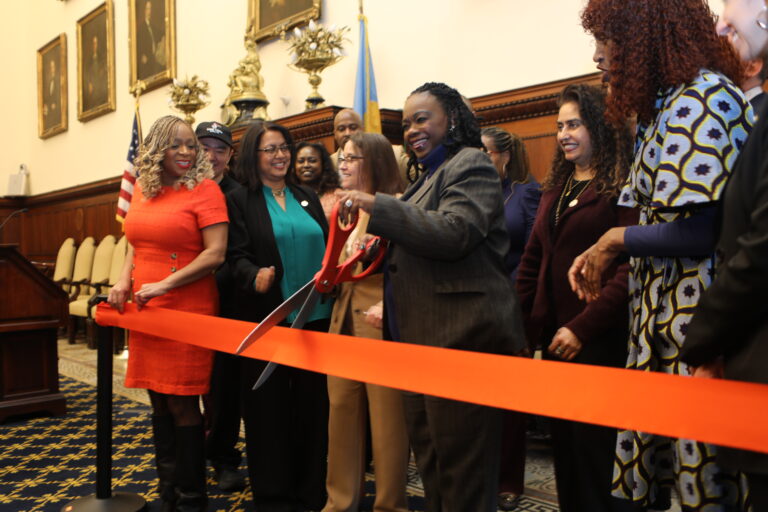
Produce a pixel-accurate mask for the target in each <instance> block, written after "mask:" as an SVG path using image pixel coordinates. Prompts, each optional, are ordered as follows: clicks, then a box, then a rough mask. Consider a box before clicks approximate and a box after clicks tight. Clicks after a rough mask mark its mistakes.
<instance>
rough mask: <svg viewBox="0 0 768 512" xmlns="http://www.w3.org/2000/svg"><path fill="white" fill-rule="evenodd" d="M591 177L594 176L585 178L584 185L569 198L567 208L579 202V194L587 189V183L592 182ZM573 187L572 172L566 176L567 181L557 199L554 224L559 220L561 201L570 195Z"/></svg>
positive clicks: (574, 185)
mask: <svg viewBox="0 0 768 512" xmlns="http://www.w3.org/2000/svg"><path fill="white" fill-rule="evenodd" d="M593 179H594V177H592V178H589V179H588V180H586V182H587V183H586V185H584V187H583V188H582V189H581V190H579V192H578V193H577V194H576V197H574V198H573V199H571V201H570V202H569V203H568V207H569V208H573V207H574V206H576V205H577V204H579V197H581V194H583V193H584V191H585V190H587V188H589V184H590V183H592V180H593ZM579 183H584V182H583V181H580V182H579ZM574 188H576V182H575V180H574V179H573V173H571V174H570V175H569V176H568V181H566V182H565V186H564V187H563V191H562V192H561V193H560V197H559V198H558V199H557V209H556V210H555V226H557V224H558V222H560V211H561V210H562V207H563V201H564V200H565V198H566V197H568V196H569V195H571V192H573V189H574Z"/></svg>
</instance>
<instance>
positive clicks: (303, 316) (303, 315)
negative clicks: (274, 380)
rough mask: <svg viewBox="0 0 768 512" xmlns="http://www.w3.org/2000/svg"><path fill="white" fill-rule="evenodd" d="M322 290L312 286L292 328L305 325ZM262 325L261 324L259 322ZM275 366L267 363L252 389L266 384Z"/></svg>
mask: <svg viewBox="0 0 768 512" xmlns="http://www.w3.org/2000/svg"><path fill="white" fill-rule="evenodd" d="M320 295H321V294H320V292H319V291H317V288H314V287H313V288H312V290H311V291H310V292H309V295H307V298H306V300H305V301H304V304H303V305H302V306H301V309H300V310H299V313H298V314H297V315H296V318H295V319H294V320H293V323H292V324H291V329H301V328H302V327H304V324H306V323H307V318H309V314H310V313H312V311H313V310H314V309H315V304H317V300H318V299H319V298H320ZM259 325H261V324H259ZM275 368H277V363H275V362H274V361H270V362H269V363H267V366H265V367H264V369H263V370H261V374H259V378H258V379H256V384H254V385H253V388H252V391H256V390H257V389H259V388H260V387H261V385H262V384H264V383H265V382H266V381H267V379H268V378H269V376H270V375H272V372H274V371H275Z"/></svg>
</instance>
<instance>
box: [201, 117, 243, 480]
mask: <svg viewBox="0 0 768 512" xmlns="http://www.w3.org/2000/svg"><path fill="white" fill-rule="evenodd" d="M195 135H197V139H198V140H199V141H200V146H201V148H202V150H203V151H205V154H206V156H207V157H208V161H209V162H210V163H211V166H212V167H213V172H214V178H213V179H214V181H215V182H216V183H218V184H219V187H221V191H222V192H223V193H224V195H226V194H227V193H228V192H230V191H231V190H234V189H237V188H239V187H240V186H241V185H240V184H239V183H237V182H236V181H235V180H234V179H232V177H230V176H229V175H228V173H227V171H228V170H229V167H230V162H231V161H232V156H233V154H234V152H235V149H234V147H233V144H232V132H231V131H230V130H229V128H227V127H226V126H224V125H223V124H220V123H215V122H213V123H212V122H205V123H200V124H199V125H197V129H196V130H195ZM216 284H217V285H218V288H219V315H220V316H222V317H225V318H227V317H230V315H231V312H232V310H233V305H232V300H233V297H234V285H233V284H232V277H231V274H230V272H229V266H228V265H226V264H224V265H222V266H221V267H220V268H219V269H218V270H217V271H216ZM239 390H240V358H239V357H237V356H235V355H233V354H227V353H225V352H216V354H215V356H214V359H213V371H212V372H211V389H210V391H209V393H208V395H207V397H204V398H205V399H204V403H205V412H206V419H207V420H208V421H209V431H208V436H207V438H206V456H207V458H208V460H210V461H211V465H212V466H213V470H214V472H215V474H216V479H217V481H218V483H219V489H221V490H222V491H239V490H241V489H243V488H244V487H245V479H244V478H243V475H241V474H240V473H239V471H238V469H237V468H238V466H240V459H241V458H242V455H241V454H240V451H239V450H238V449H237V448H235V444H236V443H237V440H238V437H239V435H240V417H241V414H240V393H239Z"/></svg>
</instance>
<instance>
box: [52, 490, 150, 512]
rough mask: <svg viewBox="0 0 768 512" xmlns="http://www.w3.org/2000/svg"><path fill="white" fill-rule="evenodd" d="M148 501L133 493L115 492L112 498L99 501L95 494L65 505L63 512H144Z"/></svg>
mask: <svg viewBox="0 0 768 512" xmlns="http://www.w3.org/2000/svg"><path fill="white" fill-rule="evenodd" d="M146 510H147V501H146V500H145V499H144V498H142V497H141V496H139V495H138V494H133V493H131V492H113V493H112V496H111V497H109V498H105V499H99V498H97V497H96V495H95V494H91V495H90V496H86V497H84V498H78V499H76V500H75V501H70V502H69V503H67V504H66V505H64V506H63V507H62V509H61V512H144V511H146Z"/></svg>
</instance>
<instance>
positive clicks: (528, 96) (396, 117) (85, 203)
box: [0, 73, 600, 262]
mask: <svg viewBox="0 0 768 512" xmlns="http://www.w3.org/2000/svg"><path fill="white" fill-rule="evenodd" d="M599 80H600V79H599V76H598V74H597V73H593V74H590V75H584V76H579V77H574V78H570V79H567V80H558V81H556V82H550V83H546V84H541V85H535V86H531V87H525V88H522V89H515V90H511V91H506V92H500V93H495V94H489V95H486V96H480V97H477V98H473V99H472V106H473V108H474V109H475V111H476V112H477V115H478V116H479V118H480V124H481V125H482V126H483V127H485V126H500V127H502V128H505V129H507V130H509V131H511V132H513V133H516V134H518V135H519V136H521V137H522V138H523V140H524V141H525V144H526V148H527V149H528V153H529V156H530V160H531V171H532V173H533V175H534V176H535V177H536V178H537V179H538V180H539V181H541V180H542V179H543V178H544V176H545V175H546V173H547V171H548V170H549V165H550V162H551V161H552V157H553V155H554V152H555V147H556V141H555V133H556V128H555V124H556V119H557V97H558V94H559V92H560V91H561V90H562V89H563V87H565V86H566V85H568V84H571V83H592V84H597V83H599ZM339 110H341V107H335V106H333V107H325V108H322V109H319V110H313V111H310V112H304V113H301V114H297V115H294V116H290V117H287V118H284V119H278V120H276V122H278V123H280V124H282V125H284V126H286V127H287V128H288V129H289V130H290V131H291V133H292V134H293V136H294V138H295V139H296V141H297V142H299V141H304V140H315V141H320V142H322V143H323V144H325V146H326V148H328V150H329V151H330V152H333V151H335V150H336V148H335V142H334V139H333V117H334V116H335V115H336V113H337V112H338V111H339ZM381 117H382V125H383V127H382V128H383V131H384V135H386V136H387V137H388V138H389V139H390V140H391V141H392V143H393V144H402V131H401V129H400V124H401V112H400V111H397V110H387V109H382V110H381ZM244 132H245V128H242V129H239V130H235V132H234V133H233V135H234V137H235V139H236V140H239V139H240V138H241V137H242V135H243V134H244ZM119 190H120V177H119V176H116V177H113V178H108V179H105V180H100V181H97V182H94V183H88V184H85V185H78V186H76V187H71V188H67V189H64V190H58V191H55V192H49V193H46V194H40V195H36V196H30V197H24V198H0V223H2V221H4V220H5V219H6V217H7V216H8V215H9V214H10V213H11V212H13V211H15V210H18V209H21V208H28V209H29V211H28V212H26V213H23V214H20V215H17V216H15V217H14V218H12V219H11V220H10V221H9V222H8V223H7V224H6V225H5V227H4V228H3V230H2V231H0V243H15V244H18V245H19V249H20V251H21V253H22V254H24V255H25V256H26V257H27V258H29V259H31V260H34V261H49V262H50V261H54V260H55V259H56V252H57V251H58V248H59V246H60V245H61V243H62V242H63V241H64V239H65V238H67V237H73V238H74V239H75V242H76V243H80V242H81V241H82V240H83V239H84V238H85V237H87V236H93V237H94V238H95V239H96V241H97V242H98V241H99V240H100V239H101V238H103V237H104V236H106V235H110V234H111V235H115V236H116V237H118V236H120V235H121V234H122V229H121V226H120V224H119V223H118V222H117V221H116V220H115V210H116V207H117V194H118V191H119Z"/></svg>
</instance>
